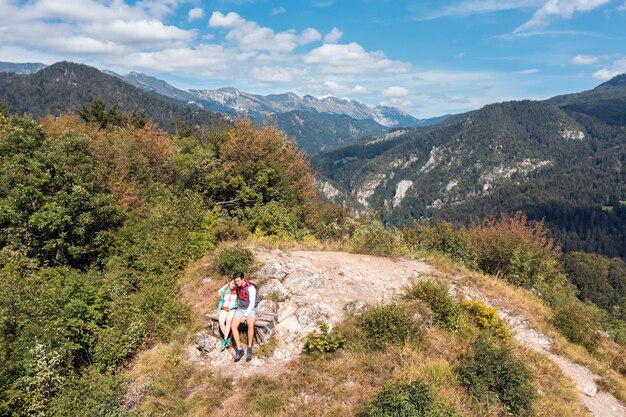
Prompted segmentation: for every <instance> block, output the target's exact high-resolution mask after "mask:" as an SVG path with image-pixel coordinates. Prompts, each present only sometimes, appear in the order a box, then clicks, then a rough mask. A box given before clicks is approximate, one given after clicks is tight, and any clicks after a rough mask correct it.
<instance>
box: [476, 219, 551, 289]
mask: <svg viewBox="0 0 626 417" xmlns="http://www.w3.org/2000/svg"><path fill="white" fill-rule="evenodd" d="M470 236H471V240H472V246H473V247H474V249H475V250H476V254H477V257H478V259H477V261H478V267H479V268H480V269H481V270H482V271H484V272H487V273H489V274H493V275H499V276H503V277H504V278H505V279H507V280H508V281H509V282H511V283H512V284H515V285H519V286H522V287H525V288H532V287H536V286H537V285H539V284H540V283H542V282H544V281H545V282H550V281H553V280H555V279H557V277H558V276H559V273H560V271H561V270H560V264H559V256H560V248H559V247H558V245H557V244H556V243H555V241H554V239H552V238H550V237H548V229H547V228H546V227H544V225H543V222H530V221H528V219H527V218H526V215H525V214H523V213H521V212H518V213H516V214H515V215H514V216H509V215H506V214H503V215H502V216H501V217H500V219H496V218H495V217H490V218H488V219H487V220H485V222H484V223H483V224H474V225H473V226H472V227H471V229H470Z"/></svg>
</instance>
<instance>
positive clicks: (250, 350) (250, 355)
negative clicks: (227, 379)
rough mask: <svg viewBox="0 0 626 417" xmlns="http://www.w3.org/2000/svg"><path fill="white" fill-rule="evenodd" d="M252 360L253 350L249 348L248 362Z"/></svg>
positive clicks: (247, 353)
mask: <svg viewBox="0 0 626 417" xmlns="http://www.w3.org/2000/svg"><path fill="white" fill-rule="evenodd" d="M251 360H252V348H251V347H249V348H248V351H247V352H246V362H250V361H251Z"/></svg>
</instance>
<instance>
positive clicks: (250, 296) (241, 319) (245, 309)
mask: <svg viewBox="0 0 626 417" xmlns="http://www.w3.org/2000/svg"><path fill="white" fill-rule="evenodd" d="M218 294H219V297H220V301H219V303H218V305H217V310H218V321H219V324H220V330H221V331H222V334H223V335H224V339H223V340H222V350H224V349H226V348H227V347H228V346H229V345H230V344H231V340H230V337H229V334H230V333H231V332H232V336H233V338H234V339H235V362H239V361H240V360H241V358H242V357H243V354H244V353H243V348H242V347H241V340H240V338H239V325H241V324H244V323H245V324H246V325H247V326H248V349H247V351H246V362H250V360H252V342H253V340H254V322H255V320H256V318H257V314H256V307H257V306H258V305H259V297H258V296H257V291H256V286H255V285H254V284H253V283H252V282H250V281H248V280H247V279H245V278H244V276H243V273H242V272H238V273H236V274H235V275H234V276H233V277H232V278H231V279H230V281H229V282H228V284H226V285H224V286H223V287H222V288H220V290H219V291H218Z"/></svg>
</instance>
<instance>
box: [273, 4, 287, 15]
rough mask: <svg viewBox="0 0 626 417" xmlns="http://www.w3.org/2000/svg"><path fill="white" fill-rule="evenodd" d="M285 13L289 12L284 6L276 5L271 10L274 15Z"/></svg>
mask: <svg viewBox="0 0 626 417" xmlns="http://www.w3.org/2000/svg"><path fill="white" fill-rule="evenodd" d="M284 13H287V9H285V8H284V7H283V6H280V7H275V8H273V9H272V11H271V12H270V14H271V15H272V16H278V15H279V14H284Z"/></svg>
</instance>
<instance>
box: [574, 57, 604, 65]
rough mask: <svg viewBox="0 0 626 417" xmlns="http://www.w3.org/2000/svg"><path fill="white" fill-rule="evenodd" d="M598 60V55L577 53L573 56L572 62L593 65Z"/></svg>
mask: <svg viewBox="0 0 626 417" xmlns="http://www.w3.org/2000/svg"><path fill="white" fill-rule="evenodd" d="M596 62H598V57H597V56H593V55H576V56H575V57H574V58H572V64H574V65H591V64H595V63H596Z"/></svg>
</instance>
